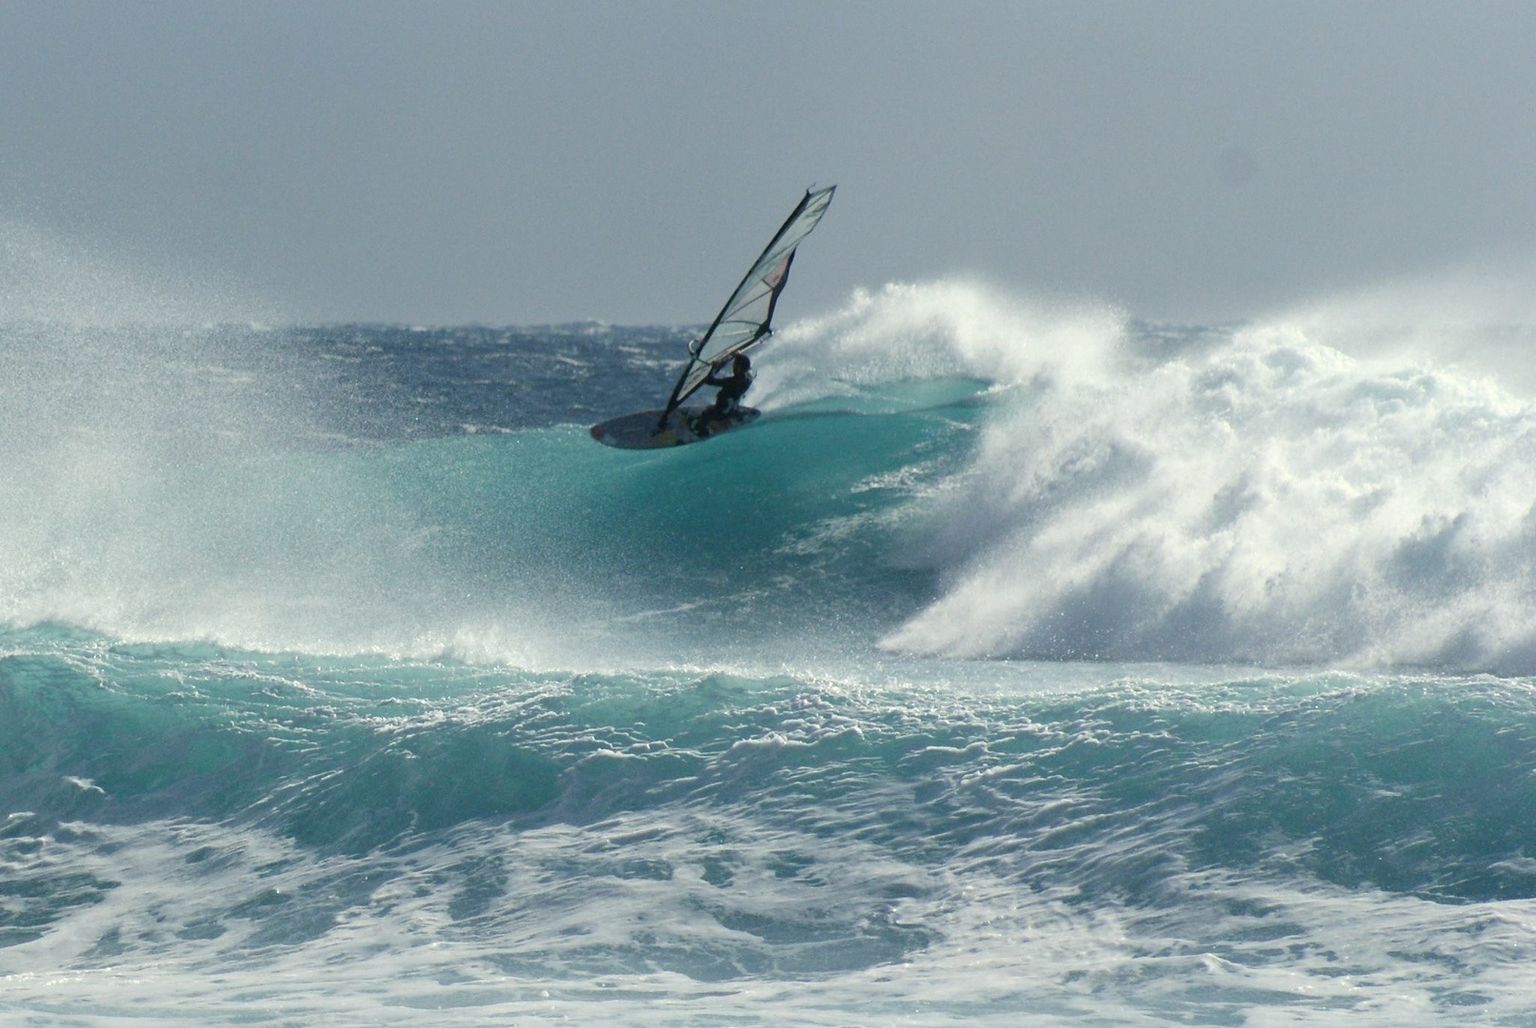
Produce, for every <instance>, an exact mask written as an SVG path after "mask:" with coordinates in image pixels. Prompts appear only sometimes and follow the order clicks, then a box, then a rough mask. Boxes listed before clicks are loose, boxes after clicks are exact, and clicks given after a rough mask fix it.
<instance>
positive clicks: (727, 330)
mask: <svg viewBox="0 0 1536 1028" xmlns="http://www.w3.org/2000/svg"><path fill="white" fill-rule="evenodd" d="M836 190H837V187H836V186H828V187H827V188H825V189H818V190H815V191H814V192H813V191H810V190H807V191H806V194H805V197H804V198H803V199H802V200H801V201H800V203H799V204H798V205H797V206H796V207H795V209H794V210H793V211H790V213H789V217H788V218H786V219H785V220H784V224H783V226H782V227H780V229H779V231H778V232H777V233H775V234H774V237H773V238H772V239H771V240H769V241H768V245H767V246H766V247H764V249H763V254H762V256H761V257H759V258H758V259H757V261H756V262H755V263H753V265H752V267H751V268H749V269H748V270H747V273H746V275H745V276H744V277H743V278H742V280H741V285H739V286H737V287H736V291H735V292H734V293H732V294H731V298H730V299H729V300H726V301H725V306H724V307H722V308H720V313H719V314H717V315H715V320H714V322H713V323H712V324H711V325H710V326H709V331H707V332H705V333H704V334H703V335H702V336H700V337H699V338H698V340H697V341H695V342H694V343H693V344H691V345H690V346H689V347H688V353H689V355H690V358H691V359H690V360H689V361H688V366H687V367H686V368H684V369H683V374H682V377H681V378H679V379H678V380H677V385H676V386H675V387H674V388H673V390H672V397H671V399H669V400H668V401H667V414H671V413H672V411H673V410H675V409H676V408H677V405H678V404H680V403H682V402H683V401H684V400H686V399H688V397H689V396H691V395H693V393H694V392H695V391H697V390H698V388H699V387H700V386H702V385H703V384H704V380H705V379H706V378H708V377H709V376H710V374H711V373H713V372H714V371H715V369H717V368H719V367H720V365H722V364H724V363H725V362H726V361H728V360H730V359H731V358H732V357H734V356H735V355H736V354H738V353H741V352H742V351H743V350H745V349H747V347H749V346H751V345H752V344H754V343H756V342H758V341H760V340H762V339H763V338H764V337H765V336H767V335H768V334H769V333H770V332H771V331H772V329H771V328H770V327H769V323H770V322H771V321H772V320H773V309H774V307H775V306H776V305H777V304H778V302H779V294H780V293H781V292H783V291H784V283H786V282H788V281H789V266H790V265H791V264H793V263H794V261H795V247H797V246H799V245H800V241H801V240H802V239H804V238H805V237H806V236H808V235H810V234H811V229H813V228H815V227H816V223H817V222H818V221H820V220H821V216H822V215H823V214H825V213H827V206H828V205H829V204H831V203H832V194H833V193H834V192H835V191H836ZM663 420H665V415H664V416H663Z"/></svg>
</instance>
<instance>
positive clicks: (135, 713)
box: [0, 284, 1536, 1024]
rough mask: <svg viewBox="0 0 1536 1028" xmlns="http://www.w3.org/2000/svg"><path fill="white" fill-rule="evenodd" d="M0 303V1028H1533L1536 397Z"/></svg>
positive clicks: (1003, 301)
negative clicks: (18, 1026) (67, 1027)
mask: <svg viewBox="0 0 1536 1028" xmlns="http://www.w3.org/2000/svg"><path fill="white" fill-rule="evenodd" d="M688 338H689V335H688V332H687V330H686V329H682V328H617V327H611V326H604V325H576V326H555V327H546V328H521V329H506V328H492V327H473V326H471V327H454V328H430V329H425V328H420V329H419V328H410V327H379V326H322V327H300V328H267V327H259V326H244V325H242V326H185V327H174V328H167V327H163V326H128V327H124V326H119V327H115V328H110V329H106V328H99V327H98V328H82V327H62V326H58V325H42V324H12V325H8V326H5V327H3V328H0V383H3V384H0V403H3V405H4V406H3V409H0V418H3V420H0V432H3V436H0V446H3V451H4V459H5V462H6V472H7V473H6V475H5V477H4V479H3V480H0V513H3V515H4V519H3V524H4V529H3V531H0V1017H3V1018H4V1019H8V1020H15V1021H18V1022H22V1023H41V1024H48V1023H69V1024H75V1023H123V1022H124V1021H131V1020H134V1019H141V1020H143V1021H145V1022H148V1023H157V1024H158V1023H168V1022H169V1023H176V1022H180V1023H209V1022H253V1021H254V1022H263V1023H265V1022H271V1021H287V1022H291V1023H328V1024H332V1023H334V1024H376V1023H395V1022H399V1023H404V1022H410V1023H422V1022H428V1023H484V1022H493V1021H519V1022H521V1021H540V1020H553V1019H557V1018H569V1019H573V1020H576V1021H579V1022H591V1021H597V1020H618V1021H622V1022H660V1023H782V1022H798V1023H828V1024H847V1023H871V1022H875V1021H880V1020H890V1019H897V1020H908V1021H911V1022H914V1023H949V1022H960V1021H967V1022H969V1021H975V1020H982V1021H990V1022H994V1023H1020V1022H1021V1021H1023V1020H1025V1019H1033V1020H1043V1021H1047V1022H1049V1021H1057V1022H1060V1021H1068V1020H1085V1021H1088V1022H1091V1023H1160V1022H1165V1021H1181V1022H1192V1023H1222V1024H1225V1023H1248V1022H1253V1023H1276V1022H1285V1023H1291V1022H1297V1021H1299V1022H1303V1023H1323V1024H1328V1023H1336V1022H1338V1021H1340V1020H1343V1019H1344V1018H1346V1017H1347V1018H1349V1019H1350V1020H1351V1021H1365V1022H1368V1023H1383V1024H1403V1023H1445V1022H1448V1021H1450V1022H1456V1021H1462V1022H1471V1023H1511V1024H1517V1023H1518V1024H1523V1023H1532V1022H1533V1021H1536V990H1533V989H1532V988H1531V986H1530V985H1529V984H1528V982H1529V973H1528V970H1527V969H1528V967H1529V965H1530V962H1531V960H1532V958H1533V957H1536V777H1533V773H1536V689H1533V682H1536V679H1533V678H1532V677H1530V676H1532V675H1533V674H1536V656H1533V655H1536V619H1533V618H1532V617H1531V611H1532V610H1533V609H1536V603H1533V597H1536V566H1533V562H1532V558H1531V556H1530V554H1531V553H1532V552H1536V551H1533V549H1532V547H1531V543H1532V541H1533V540H1532V538H1531V537H1532V534H1533V531H1536V530H1533V528H1532V527H1531V526H1532V525H1536V515H1533V505H1536V470H1533V469H1536V461H1532V459H1531V458H1532V457H1533V456H1536V455H1533V454H1532V453H1531V452H1530V450H1531V448H1532V445H1533V440H1536V431H1533V428H1536V417H1533V412H1532V409H1531V407H1530V405H1529V402H1528V401H1527V400H1525V399H1523V398H1522V397H1521V396H1520V395H1519V394H1518V393H1516V392H1513V391H1511V390H1509V389H1506V388H1505V387H1503V386H1501V385H1499V384H1498V383H1496V382H1493V381H1489V380H1487V379H1483V378H1479V377H1476V376H1473V375H1470V374H1466V373H1462V372H1459V371H1456V370H1454V369H1451V368H1448V367H1440V366H1435V365H1433V364H1424V363H1415V364H1403V365H1401V366H1394V365H1391V364H1385V365H1383V364H1380V363H1375V364H1368V363H1366V362H1363V361H1359V360H1356V359H1355V358H1352V357H1349V356H1346V355H1345V354H1344V353H1342V352H1340V351H1338V350H1335V349H1332V348H1330V347H1328V346H1324V345H1322V344H1321V343H1318V342H1315V341H1313V340H1311V339H1309V338H1307V337H1306V336H1305V335H1304V334H1300V333H1297V332H1295V331H1291V330H1288V329H1283V328H1278V327H1263V326H1258V327H1255V326H1247V327H1239V328H1235V329H1228V328H1194V327H1190V328H1179V327H1166V326H1149V325H1141V324H1136V323H1127V322H1124V321H1122V320H1121V319H1119V318H1118V317H1116V316H1114V315H1112V314H1107V313H1105V312H1099V311H1084V310H1043V309H1038V308H1031V307H1028V306H1027V305H1025V304H1023V303H1022V302H1020V301H1016V300H1009V299H1007V298H998V297H996V296H995V295H989V294H986V293H984V292H980V291H977V290H975V289H972V288H970V287H963V286H957V285H953V284H949V285H945V284H938V285H932V286H926V287H890V288H888V289H886V290H884V291H882V292H881V293H878V294H872V295H860V296H857V297H855V299H854V300H853V301H852V302H851V303H850V305H849V307H848V308H847V309H845V310H843V311H841V312H837V313H836V314H834V315H831V316H829V317H827V318H824V319H821V320H819V321H811V322H804V323H801V324H798V325H793V326H790V327H789V328H787V329H786V330H785V331H784V333H783V334H782V335H781V336H780V337H779V338H777V339H776V340H775V341H774V342H772V343H771V344H770V345H769V346H768V347H767V348H766V349H765V350H764V351H763V353H762V356H761V359H760V360H759V362H758V367H759V379H758V385H757V387H756V389H755V390H754V393H753V399H754V401H755V402H756V403H757V404H758V405H760V406H761V407H762V408H763V409H764V410H765V412H766V413H765V416H764V417H763V418H762V419H761V420H760V421H759V422H758V423H757V424H756V425H755V426H753V427H752V428H750V429H747V430H743V431H741V432H738V433H732V434H730V435H728V436H724V437H721V438H719V439H716V440H712V441H710V442H708V443H706V444H702V445H698V446H693V447H686V448H683V449H679V450H674V451H666V452H651V453H626V452H620V451H614V450H610V449H607V448H605V447H600V446H598V445H596V444H595V443H593V442H592V440H590V439H589V438H588V437H587V434H586V426H587V425H589V424H590V423H592V422H595V421H597V420H601V419H602V418H605V417H608V416H612V415H615V414H619V413H624V412H627V411H629V410H633V409H641V408H645V407H650V406H654V405H655V404H656V402H657V401H658V399H659V398H661V397H664V396H665V394H666V392H667V391H668V389H669V388H670V386H671V380H672V377H673V376H674V375H675V373H676V371H677V370H678V364H679V361H678V357H679V355H680V354H681V353H682V351H683V347H684V346H685V344H686V342H687V339H688Z"/></svg>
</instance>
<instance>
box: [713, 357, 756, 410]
mask: <svg viewBox="0 0 1536 1028" xmlns="http://www.w3.org/2000/svg"><path fill="white" fill-rule="evenodd" d="M752 378H753V374H752V369H751V368H748V369H747V370H746V371H744V372H742V373H741V374H736V373H735V372H732V373H731V375H730V377H729V378H716V377H715V376H714V375H710V376H709V377H708V378H706V379H705V380H704V384H705V385H711V386H716V387H718V388H719V390H720V391H719V392H718V393H716V394H715V403H714V406H712V407H710V408H709V410H708V411H706V412H705V414H706V415H707V416H709V417H715V418H728V417H730V416H731V415H732V414H734V413H736V408H737V407H739V406H741V398H742V397H743V396H745V395H747V390H748V389H751V388H752Z"/></svg>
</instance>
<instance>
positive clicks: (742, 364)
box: [694, 353, 755, 435]
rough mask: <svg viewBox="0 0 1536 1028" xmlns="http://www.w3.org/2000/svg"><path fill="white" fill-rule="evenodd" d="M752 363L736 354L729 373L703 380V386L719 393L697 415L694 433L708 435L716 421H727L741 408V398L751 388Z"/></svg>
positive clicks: (745, 357)
mask: <svg viewBox="0 0 1536 1028" xmlns="http://www.w3.org/2000/svg"><path fill="white" fill-rule="evenodd" d="M754 377H755V376H754V374H753V371H752V361H751V360H750V359H749V358H748V357H747V355H746V354H744V353H738V354H737V355H736V356H735V357H734V358H733V359H732V360H731V373H730V375H729V376H726V377H721V376H719V375H714V374H711V375H710V376H709V377H708V378H706V379H704V383H703V384H704V385H711V386H715V387H716V388H717V389H719V390H720V391H719V392H717V393H716V394H715V402H714V403H713V404H712V405H710V406H709V407H708V408H706V409H705V410H704V412H703V413H702V414H700V415H699V417H698V420H697V421H696V422H695V423H694V431H696V432H698V433H699V434H700V435H708V434H709V431H710V429H711V428H713V427H714V423H715V422H717V421H729V420H731V418H732V417H734V416H735V414H736V411H737V410H738V409H739V408H740V407H741V398H742V397H743V396H745V395H746V394H747V390H748V389H751V388H752V379H753V378H754Z"/></svg>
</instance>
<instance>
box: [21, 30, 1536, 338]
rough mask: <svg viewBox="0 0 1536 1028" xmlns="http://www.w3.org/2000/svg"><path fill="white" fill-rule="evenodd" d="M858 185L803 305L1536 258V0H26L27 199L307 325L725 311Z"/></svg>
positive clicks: (125, 258) (1269, 278) (805, 278)
mask: <svg viewBox="0 0 1536 1028" xmlns="http://www.w3.org/2000/svg"><path fill="white" fill-rule="evenodd" d="M833 182H835V183H837V184H838V185H839V186H840V189H839V192H838V195H837V200H836V202H835V203H834V204H833V206H832V209H831V211H830V212H829V213H828V215H827V218H826V220H825V221H824V222H823V223H822V225H821V228H820V229H819V230H818V231H817V233H816V235H814V236H813V237H812V238H811V239H810V241H809V242H808V243H807V244H806V248H805V250H804V251H803V253H802V260H801V261H800V262H799V263H797V265H796V281H795V282H794V283H793V285H792V287H791V288H792V292H791V294H789V296H787V298H786V308H785V309H786V311H787V312H788V313H789V315H790V317H791V318H793V317H795V316H799V315H806V314H812V313H822V312H825V311H826V310H828V309H830V308H832V307H834V306H836V305H837V304H839V303H840V302H842V300H843V298H844V297H846V296H847V295H848V294H849V293H850V292H851V291H852V290H853V289H855V288H857V287H861V286H862V287H870V288H873V287H878V286H880V285H881V284H883V283H885V282H888V281H891V280H903V281H922V280H927V279H932V278H937V277H940V276H945V275H952V274H967V275H970V274H975V275H980V276H983V277H984V278H986V279H988V280H991V281H993V282H995V283H997V284H999V285H1001V286H1003V287H1005V288H1007V289H1010V290H1017V291H1020V292H1023V293H1026V294H1029V293H1036V292H1038V293H1047V294H1059V293H1066V294H1068V295H1071V296H1087V297H1094V298H1098V299H1102V300H1104V301H1107V302H1109V303H1113V304H1117V305H1120V306H1122V307H1124V308H1125V309H1126V310H1128V311H1129V312H1131V313H1132V314H1136V315H1142V316H1146V317H1152V318H1171V319H1181V320H1208V319H1215V318H1231V317H1235V316H1242V315H1244V314H1247V313H1251V312H1253V311H1254V310H1256V309H1258V308H1261V307H1264V306H1266V305H1272V304H1275V303H1280V302H1286V301H1288V300H1291V299H1295V298H1300V297H1305V296H1307V295H1309V294H1313V293H1316V292H1319V291H1330V290H1335V289H1346V288H1352V287H1355V286H1363V285H1369V284H1370V283H1372V282H1374V281H1377V280H1380V279H1382V278H1384V277H1390V276H1395V275H1402V274H1415V273H1423V272H1426V271H1430V272H1432V271H1433V270H1434V269H1436V268H1438V267H1442V266H1450V265H1454V264H1457V263H1458V262H1462V261H1466V260H1468V259H1478V260H1488V259H1504V258H1510V259H1516V260H1519V259H1524V258H1527V257H1529V256H1530V255H1531V253H1532V251H1533V250H1536V5H1533V4H1529V3H1511V4H1495V3H1480V4H1471V3H1442V4H1417V3H1403V2H1396V3H1365V2H1351V3H1344V2H1333V0H1330V2H1324V3H1275V2H1259V0H1252V2H1232V0H1222V2H1215V3H1195V2H1179V3H1174V2H1167V3H1127V2H1117V3H1086V2H1080V0H1073V2H1064V3H1033V2H1022V0H1021V2H1001V0H1000V2H987V3H976V2H965V0H943V2H932V3H927V2H924V3H913V2H883V3H853V2H833V0H815V2H799V0H774V2H770V3H640V2H629V3H594V2H584V0H560V2H550V3H542V2H540V3H534V2H528V3H520V2H505V3H425V2H411V3H382V2H368V3H362V2H358V3H323V2H320V3H317V2H314V0H305V2H298V3H288V2H272V0H261V2H253V3H233V2H218V3H215V2H211V0H210V2H199V3H193V2H187V0H165V2H157V3H127V2H111V3H71V2H60V0H36V2H34V0H19V2H18V0H0V231H6V232H11V233H16V232H18V231H23V230H25V231H27V232H34V233H40V234H42V235H43V236H44V237H46V238H48V239H50V240H58V241H61V243H60V245H66V246H80V247H82V248H83V249H86V250H89V251H90V252H92V253H96V254H102V253H105V254H108V255H111V256H113V257H115V258H116V259H117V260H119V261H121V262H124V263H126V264H129V265H133V266H142V267H143V268H145V269H155V272H156V273H157V274H160V273H163V274H168V275H171V276H175V275H178V274H191V275H194V276H196V277H199V278H200V279H201V280H204V281H212V282H215V283H217V284H219V285H221V286H223V287H227V288H229V289H230V290H231V292H232V293H234V294H238V295H246V296H254V297H258V298H260V299H261V300H262V301H263V302H264V303H266V304H269V305H270V306H271V307H272V308H273V309H275V310H278V311H281V312H283V314H284V315H285V316H286V317H289V318H292V319H295V320H303V321H317V320H351V319H358V320H381V321H423V322H439V323H441V322H460V321H470V320H479V321H488V322H513V323H519V322H521V323H528V322H538V321H551V320H556V321H559V320H575V319H581V318H600V319H605V320H609V321H614V322H621V323H644V322H674V321H700V320H708V318H709V317H711V316H712V315H713V313H714V309H715V308H716V307H717V306H718V305H719V303H720V302H721V301H722V300H723V298H724V296H725V294H726V293H727V292H729V290H730V288H731V287H732V286H733V285H734V284H735V279H736V277H737V276H738V275H739V274H740V272H741V271H742V270H743V268H744V265H745V264H746V263H748V262H749V261H750V259H751V258H752V257H753V256H755V254H756V252H757V250H758V249H760V248H761V246H762V245H763V243H764V242H766V240H767V236H768V235H769V234H770V233H771V232H772V231H773V229H775V228H776V227H777V226H778V223H779V221H780V220H781V219H782V218H783V216H784V215H785V214H786V213H787V211H788V209H789V207H790V206H791V205H793V203H794V202H795V201H796V200H797V199H798V198H799V195H800V193H801V191H802V190H803V189H804V188H805V187H807V186H809V185H811V184H813V183H815V184H827V183H833ZM0 242H3V240H0ZM14 251H15V246H14V243H13V245H12V252H13V254H14ZM13 263H14V257H13ZM13 272H14V269H13ZM13 277H14V276H13ZM4 303H5V297H4V295H3V294H0V305H3V304H4ZM0 314H3V306H0Z"/></svg>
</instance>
